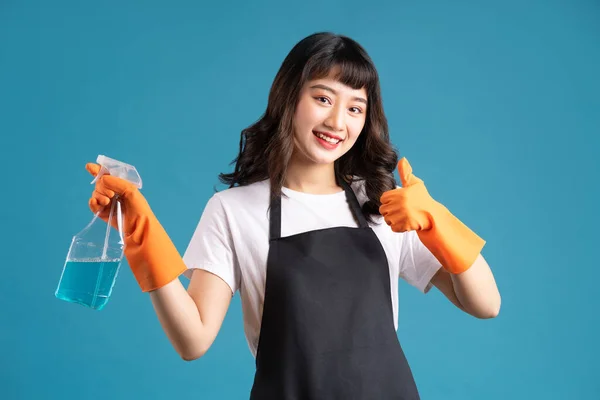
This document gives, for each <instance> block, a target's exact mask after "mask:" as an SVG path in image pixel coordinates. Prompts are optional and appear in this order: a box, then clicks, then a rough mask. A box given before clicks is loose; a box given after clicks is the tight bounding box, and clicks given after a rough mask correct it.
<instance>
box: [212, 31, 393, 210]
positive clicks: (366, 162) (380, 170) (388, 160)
mask: <svg viewBox="0 0 600 400" xmlns="http://www.w3.org/2000/svg"><path fill="white" fill-rule="evenodd" d="M334 70H335V71H337V76H335V79H337V80H338V81H339V82H341V83H343V84H345V85H347V86H350V87H352V88H353V89H361V88H365V89H366V92H367V101H368V106H367V115H366V121H365V126H364V127H363V130H362V132H361V133H360V135H359V136H358V139H357V140H356V142H355V144H354V146H352V148H351V149H350V150H349V151H348V152H346V154H344V155H343V156H342V157H340V158H339V159H338V160H336V161H335V163H334V168H335V173H336V177H337V179H345V180H346V182H348V183H352V180H353V179H358V180H364V185H365V192H366V195H367V197H368V200H367V201H366V203H365V204H364V205H363V207H362V212H363V214H364V216H365V217H366V218H367V219H368V220H369V221H372V218H371V216H372V215H380V213H379V206H380V205H381V203H380V200H379V199H380V197H381V195H382V194H383V193H384V192H385V191H387V190H390V189H394V188H396V181H395V179H394V170H395V168H396V165H397V161H398V156H397V152H396V150H395V149H394V148H393V146H392V144H391V143H390V139H389V132H388V123H387V118H386V117H385V114H384V112H383V104H382V99H381V89H380V85H379V74H378V73H377V70H376V69H375V66H374V64H373V62H372V60H371V58H370V57H369V55H368V54H367V52H366V51H365V50H364V48H363V47H362V46H361V45H359V44H358V43H357V42H355V41H354V40H352V39H350V38H348V37H346V36H343V35H336V34H333V33H329V32H321V33H315V34H312V35H310V36H308V37H306V38H304V39H303V40H301V41H300V42H298V43H297V44H296V45H295V46H294V47H293V48H292V50H291V51H290V53H289V54H288V55H287V57H286V58H285V60H284V61H283V64H282V65H281V67H280V69H279V71H278V73H277V75H276V77H275V80H274V81H273V85H272V86H271V90H270V92H269V99H268V104H267V109H266V111H265V113H264V114H263V115H262V117H261V118H260V119H259V120H258V121H257V122H256V123H254V124H253V125H251V126H249V127H248V128H246V129H244V130H243V131H242V134H241V138H240V150H239V154H238V156H237V157H236V158H235V159H234V161H233V162H232V164H233V163H235V170H234V171H233V172H232V173H222V174H220V175H219V180H220V181H221V182H222V183H224V184H227V185H229V187H234V186H236V185H237V186H242V185H249V184H251V183H254V182H258V181H263V180H265V179H270V185H271V193H272V195H273V196H279V195H281V187H282V186H283V185H284V181H285V174H286V169H287V165H288V162H289V160H290V157H291V155H292V152H293V150H294V139H293V137H294V132H293V126H294V125H293V117H294V113H295V111H296V105H297V104H298V101H299V97H300V96H299V95H300V90H301V89H302V87H303V86H304V84H305V83H306V82H307V81H309V80H314V79H321V78H325V77H327V76H329V74H330V73H331V72H332V71H334Z"/></svg>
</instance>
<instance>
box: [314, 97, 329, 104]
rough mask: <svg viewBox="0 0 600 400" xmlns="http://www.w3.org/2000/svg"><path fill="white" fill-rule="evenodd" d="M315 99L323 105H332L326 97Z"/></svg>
mask: <svg viewBox="0 0 600 400" xmlns="http://www.w3.org/2000/svg"><path fill="white" fill-rule="evenodd" d="M315 99H316V100H317V101H318V102H319V103H323V104H331V102H330V101H329V99H328V98H327V97H325V96H317V97H315Z"/></svg>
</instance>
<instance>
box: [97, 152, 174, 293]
mask: <svg viewBox="0 0 600 400" xmlns="http://www.w3.org/2000/svg"><path fill="white" fill-rule="evenodd" d="M100 168H101V167H100V166H99V165H98V164H94V163H88V164H87V165H86V169H87V171H88V172H89V173H90V174H92V176H94V177H95V176H96V175H97V174H98V172H99V171H100ZM115 195H117V196H118V201H120V202H121V211H122V214H123V240H124V241H125V248H124V250H123V251H124V254H125V258H126V259H127V262H128V263H129V267H130V268H131V271H132V272H133V275H134V276H135V279H136V280H137V282H138V284H139V285H140V287H141V288H142V291H143V292H149V291H152V290H156V289H158V288H160V287H162V286H164V285H166V284H167V283H169V282H171V281H172V280H174V279H175V278H177V277H178V276H179V275H181V274H182V273H183V271H185V270H186V267H185V264H184V263H183V260H182V258H181V256H180V255H179V252H178V251H177V249H176V248H175V245H174V244H173V242H172V241H171V239H170V238H169V236H168V235H167V233H166V232H165V230H164V229H163V227H162V226H161V224H160V223H159V222H158V220H157V219H156V216H155V215H154V213H153V212H152V210H151V209H150V206H149V204H148V202H147V201H146V199H145V198H144V196H143V195H142V194H141V193H140V191H139V190H138V188H137V187H135V186H134V185H132V184H131V183H129V182H127V181H126V180H124V179H120V178H117V177H114V176H110V175H108V174H107V175H103V176H102V177H100V179H98V180H97V181H96V187H95V190H94V192H93V193H92V197H91V198H90V200H89V207H90V209H91V210H92V212H94V213H97V212H100V214H99V217H100V218H102V219H103V220H104V221H105V222H108V217H109V213H110V206H109V204H110V203H111V201H116V200H114V197H115ZM111 225H112V226H113V227H114V228H115V229H117V221H116V217H115V219H114V220H113V221H111Z"/></svg>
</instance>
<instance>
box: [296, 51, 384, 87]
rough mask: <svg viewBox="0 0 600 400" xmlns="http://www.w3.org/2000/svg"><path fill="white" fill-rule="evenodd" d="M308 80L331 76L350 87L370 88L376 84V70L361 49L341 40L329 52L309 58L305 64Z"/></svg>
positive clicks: (377, 79)
mask: <svg viewBox="0 0 600 400" xmlns="http://www.w3.org/2000/svg"><path fill="white" fill-rule="evenodd" d="M305 72H306V75H305V76H307V77H308V80H315V79H323V78H326V77H331V78H333V79H335V80H337V81H339V82H340V83H342V84H344V85H346V86H349V87H351V88H352V89H361V88H363V87H364V88H366V89H367V91H368V92H369V91H370V89H372V88H373V87H375V85H377V82H378V81H379V77H378V74H377V70H376V69H375V67H374V66H373V63H372V62H371V60H370V59H369V58H368V56H367V55H366V54H365V53H363V52H362V51H361V49H359V48H356V47H355V46H352V45H351V44H348V43H345V42H341V43H340V45H339V46H336V48H335V49H334V50H333V51H332V52H330V53H329V54H323V55H321V57H318V58H317V57H315V58H313V59H311V60H310V61H309V62H308V63H307V65H306V71H305Z"/></svg>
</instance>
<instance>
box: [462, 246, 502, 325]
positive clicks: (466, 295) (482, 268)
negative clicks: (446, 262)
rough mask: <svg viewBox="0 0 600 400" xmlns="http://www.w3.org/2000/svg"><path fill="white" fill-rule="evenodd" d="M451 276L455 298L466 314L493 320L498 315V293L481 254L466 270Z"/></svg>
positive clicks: (499, 300)
mask: <svg viewBox="0 0 600 400" xmlns="http://www.w3.org/2000/svg"><path fill="white" fill-rule="evenodd" d="M451 276H452V283H453V286H454V292H455V293H456V297H457V299H458V301H459V302H460V304H461V305H462V307H463V308H464V309H465V311H466V312H468V313H469V314H471V315H474V316H476V317H479V318H494V317H496V316H497V315H498V313H499V312H500V303H501V299H500V292H499V291H498V287H497V286H496V281H495V279H494V275H493V274H492V271H491V269H490V267H489V265H488V264H487V262H486V261H485V259H484V258H483V256H482V255H481V254H480V255H479V256H478V257H477V259H476V260H475V262H474V263H473V265H472V266H471V267H470V268H469V269H468V270H466V271H465V272H462V273H460V274H451Z"/></svg>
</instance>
